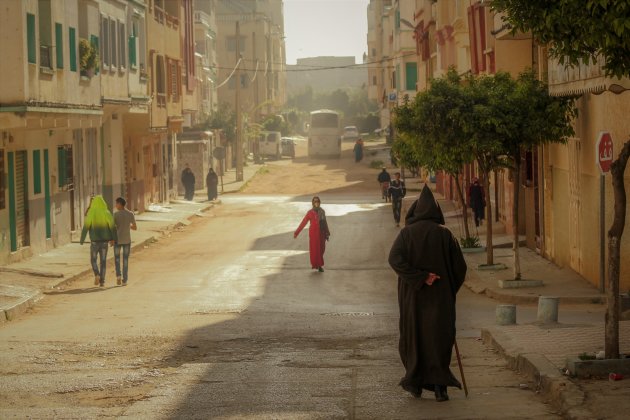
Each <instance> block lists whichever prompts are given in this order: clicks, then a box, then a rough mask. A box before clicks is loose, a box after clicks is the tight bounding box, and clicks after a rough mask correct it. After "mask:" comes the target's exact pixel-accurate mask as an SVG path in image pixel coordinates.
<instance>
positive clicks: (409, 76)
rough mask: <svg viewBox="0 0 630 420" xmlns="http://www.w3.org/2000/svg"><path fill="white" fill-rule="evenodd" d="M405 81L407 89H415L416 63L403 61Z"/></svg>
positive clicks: (416, 78)
mask: <svg viewBox="0 0 630 420" xmlns="http://www.w3.org/2000/svg"><path fill="white" fill-rule="evenodd" d="M405 81H406V83H405V84H406V88H407V90H416V82H417V81H418V67H417V63H405Z"/></svg>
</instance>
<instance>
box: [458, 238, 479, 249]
mask: <svg viewBox="0 0 630 420" xmlns="http://www.w3.org/2000/svg"><path fill="white" fill-rule="evenodd" d="M459 246H461V247H462V248H481V241H480V240H479V237H478V236H471V237H470V238H459Z"/></svg>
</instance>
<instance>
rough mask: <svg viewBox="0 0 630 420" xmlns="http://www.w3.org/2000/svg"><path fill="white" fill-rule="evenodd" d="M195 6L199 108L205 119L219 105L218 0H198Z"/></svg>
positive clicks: (201, 115)
mask: <svg viewBox="0 0 630 420" xmlns="http://www.w3.org/2000/svg"><path fill="white" fill-rule="evenodd" d="M194 6H195V10H194V18H195V28H194V29H195V59H196V66H197V70H196V72H197V74H196V76H197V90H198V92H199V93H198V96H197V109H198V111H199V120H201V121H203V120H205V119H206V118H207V117H208V116H209V115H211V114H212V113H213V112H214V111H215V110H216V109H217V106H218V96H217V80H218V72H217V67H218V64H217V33H218V29H217V22H216V14H217V9H216V0H196V1H195V4H194Z"/></svg>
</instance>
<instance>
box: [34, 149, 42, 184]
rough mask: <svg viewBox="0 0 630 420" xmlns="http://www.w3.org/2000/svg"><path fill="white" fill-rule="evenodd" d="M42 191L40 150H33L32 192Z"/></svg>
mask: <svg viewBox="0 0 630 420" xmlns="http://www.w3.org/2000/svg"><path fill="white" fill-rule="evenodd" d="M41 192H42V159H41V151H39V150H33V194H41Z"/></svg>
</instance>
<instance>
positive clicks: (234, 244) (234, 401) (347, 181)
mask: <svg viewBox="0 0 630 420" xmlns="http://www.w3.org/2000/svg"><path fill="white" fill-rule="evenodd" d="M346 147H349V145H348V146H346ZM374 147H382V145H378V144H377V145H374ZM377 153H379V152H377ZM381 153H386V152H381ZM376 158H379V159H380V157H379V155H375V156H374V157H372V156H371V155H370V152H369V151H368V152H367V156H366V159H365V161H364V162H363V163H361V164H355V163H354V162H353V161H352V160H351V159H350V157H349V156H348V152H347V151H346V152H345V153H344V157H343V158H342V159H341V160H335V161H317V162H309V161H307V160H306V159H305V158H304V157H299V156H298V158H297V159H296V160H295V162H291V161H290V160H282V161H280V162H274V163H270V164H269V165H268V168H269V171H268V172H266V173H261V174H260V175H259V176H258V177H257V178H256V179H255V180H253V181H252V182H251V183H250V184H249V186H248V187H247V189H246V190H245V192H244V193H241V194H235V195H231V196H226V197H224V199H223V204H222V205H220V206H217V207H215V208H214V209H213V210H212V211H211V212H210V213H208V214H206V215H205V216H203V217H199V218H197V219H196V220H194V222H193V223H192V224H191V225H190V226H187V227H186V228H183V229H181V230H178V231H176V232H174V233H173V234H172V235H171V236H170V237H168V238H165V239H163V240H161V241H159V242H158V243H156V244H154V245H152V246H151V247H150V248H148V249H146V250H144V251H143V252H141V253H139V254H137V255H132V257H131V268H130V284H129V286H127V287H124V288H123V287H116V286H114V285H113V284H112V280H113V277H112V276H111V275H110V276H109V278H108V280H107V287H106V288H104V289H99V288H94V287H93V286H92V285H91V282H92V279H91V278H86V279H84V280H81V281H78V282H76V283H75V284H73V285H72V286H71V287H69V288H68V289H66V290H60V291H56V292H54V293H52V294H50V295H48V296H47V297H46V299H45V300H44V301H43V302H42V303H41V304H40V305H38V306H37V307H36V308H35V309H34V310H32V311H31V313H29V314H28V315H27V316H25V317H24V318H22V319H20V320H18V321H16V322H11V323H8V324H5V325H3V326H2V327H0V355H1V358H2V364H0V418H3V419H4V418H101V417H116V418H117V417H129V418H151V419H154V418H157V419H175V418H181V419H191V418H200V419H207V418H217V419H279V418H286V419H300V418H304V419H316V418H322V419H330V418H350V419H389V418H392V419H418V418H459V419H470V418H497V419H506V418H510V419H516V418H521V419H525V418H544V419H548V418H555V417H556V415H555V414H554V413H553V410H552V409H551V408H550V406H548V405H547V404H545V402H544V401H542V400H541V399H540V398H539V397H538V396H537V395H536V394H535V393H534V392H533V391H532V389H533V384H528V383H527V382H526V381H525V380H524V379H523V378H522V377H520V376H519V375H517V374H516V373H514V372H512V371H510V370H508V369H507V368H506V367H505V362H504V360H503V359H502V358H501V357H500V356H499V355H497V354H496V353H494V352H493V351H491V350H490V349H488V348H486V347H485V346H484V345H483V344H482V343H481V342H480V341H479V339H478V337H479V328H480V327H481V326H483V325H485V324H487V323H488V322H492V319H493V310H494V304H493V303H492V302H491V301H489V300H488V299H486V298H484V297H480V296H477V295H473V294H471V293H470V292H468V291H467V290H462V291H461V292H460V295H459V300H458V303H459V309H458V311H459V321H458V336H459V340H460V348H461V350H462V353H463V359H464V364H465V366H466V375H467V380H468V384H469V387H470V396H469V398H465V397H464V394H463V392H461V391H458V390H453V391H451V397H452V401H450V402H449V403H443V404H438V403H436V402H435V401H434V400H433V398H432V395H425V397H424V398H423V399H421V400H417V399H413V398H411V397H410V396H409V395H408V394H406V393H404V392H402V391H401V389H400V388H399V387H398V386H397V382H398V380H399V379H400V377H401V375H402V371H403V370H402V367H401V365H400V361H399V359H398V355H397V323H398V315H397V310H398V309H397V299H396V279H395V277H394V275H393V274H392V272H391V270H390V269H389V268H388V266H387V263H386V256H387V254H388V251H389V247H390V245H391V242H392V241H393V239H394V237H395V236H396V234H397V232H398V230H397V229H396V228H395V227H394V224H393V220H392V216H391V211H390V208H389V207H388V206H387V205H384V204H382V203H381V202H380V197H379V193H378V184H377V183H376V180H375V178H376V174H377V172H378V170H374V169H370V168H369V167H368V165H369V162H370V161H371V160H372V159H376ZM313 194H319V195H321V196H322V197H323V198H324V197H325V198H324V207H325V209H326V211H327V215H328V219H329V224H330V228H331V231H332V237H331V241H330V243H329V245H328V248H327V253H326V272H325V273H316V272H313V271H311V270H309V267H308V254H307V248H308V241H307V237H306V235H302V236H300V237H299V238H298V239H297V240H294V239H293V235H292V232H293V230H294V229H295V228H296V225H297V224H298V223H299V221H300V220H301V218H302V216H303V215H304V213H305V211H306V210H307V209H308V208H309V207H310V196H311V195H313ZM139 228H140V229H142V224H141V223H140V224H139ZM86 263H87V262H86ZM109 273H112V271H111V268H110V271H109ZM453 369H454V371H455V374H456V376H459V372H457V368H456V364H455V362H453Z"/></svg>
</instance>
